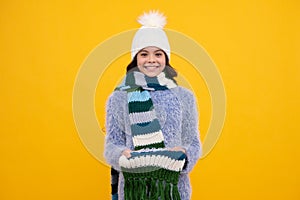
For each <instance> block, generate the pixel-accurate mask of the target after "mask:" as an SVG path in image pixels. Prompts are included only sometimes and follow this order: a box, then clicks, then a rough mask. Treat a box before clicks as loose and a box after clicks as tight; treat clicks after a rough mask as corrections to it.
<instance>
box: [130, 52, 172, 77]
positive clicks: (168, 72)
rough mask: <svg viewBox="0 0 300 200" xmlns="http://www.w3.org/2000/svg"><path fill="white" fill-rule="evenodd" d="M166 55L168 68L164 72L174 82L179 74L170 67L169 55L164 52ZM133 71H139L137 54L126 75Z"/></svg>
mask: <svg viewBox="0 0 300 200" xmlns="http://www.w3.org/2000/svg"><path fill="white" fill-rule="evenodd" d="M163 52H164V51H163ZM164 54H165V58H166V67H165V69H164V72H165V73H166V76H167V77H168V78H171V79H173V80H174V78H175V77H177V72H176V70H175V69H174V68H173V67H172V66H171V65H170V63H169V57H168V56H167V54H166V53H165V52H164ZM131 71H139V70H138V67H137V54H136V55H135V56H134V58H133V59H132V61H131V62H130V63H129V64H128V65H127V68H126V73H128V72H131ZM174 81H175V80H174Z"/></svg>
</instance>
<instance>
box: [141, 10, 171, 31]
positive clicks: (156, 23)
mask: <svg viewBox="0 0 300 200" xmlns="http://www.w3.org/2000/svg"><path fill="white" fill-rule="evenodd" d="M138 22H139V23H140V24H141V25H142V26H143V27H153V28H163V27H164V26H165V25H166V23H167V22H166V17H165V16H164V15H163V14H162V13H159V12H158V11H150V12H149V13H144V14H143V15H141V16H140V17H139V18H138Z"/></svg>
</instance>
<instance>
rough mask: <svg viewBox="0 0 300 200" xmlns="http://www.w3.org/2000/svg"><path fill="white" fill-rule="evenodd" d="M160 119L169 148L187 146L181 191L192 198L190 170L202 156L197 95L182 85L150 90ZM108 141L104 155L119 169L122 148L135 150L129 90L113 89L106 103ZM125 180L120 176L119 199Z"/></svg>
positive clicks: (187, 198)
mask: <svg viewBox="0 0 300 200" xmlns="http://www.w3.org/2000/svg"><path fill="white" fill-rule="evenodd" d="M150 94H151V99H152V101H153V104H154V107H155V111H156V115H157V118H158V120H159V122H160V125H161V127H162V132H163V135H164V143H165V145H166V147H167V148H168V147H175V146H181V147H183V148H185V149H186V155H187V160H188V162H187V165H186V167H185V168H184V170H183V171H182V172H181V175H180V178H179V182H178V190H179V193H180V196H181V200H189V199H190V198H191V186H190V179H189V176H188V173H189V172H190V171H191V170H192V169H193V167H194V166H195V164H196V162H197V161H198V159H199V158H200V156H201V153H202V149H201V142H200V139H199V131H198V112H197V106H196V101H195V97H194V95H193V94H192V93H191V92H190V91H189V90H187V89H185V88H183V87H179V86H178V87H176V88H172V89H170V90H160V91H152V92H150ZM106 132H107V134H106V140H105V151H104V156H105V158H106V161H107V163H108V164H109V165H111V166H113V167H114V168H115V169H117V170H120V167H119V164H118V163H119V158H120V156H121V154H122V151H123V150H125V149H127V148H129V149H133V143H132V138H131V129H130V123H129V117H128V105H127V93H126V92H124V91H114V92H113V93H112V95H111V96H110V97H109V99H108V101H107V105H106ZM123 188H124V179H123V176H122V174H121V173H120V177H119V200H123V199H124V197H123V195H124V190H123Z"/></svg>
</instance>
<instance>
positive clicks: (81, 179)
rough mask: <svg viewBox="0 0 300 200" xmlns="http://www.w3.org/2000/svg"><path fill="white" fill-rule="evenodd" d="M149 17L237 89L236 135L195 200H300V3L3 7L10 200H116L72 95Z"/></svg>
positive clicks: (231, 109) (224, 138)
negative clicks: (104, 46) (160, 19)
mask: <svg viewBox="0 0 300 200" xmlns="http://www.w3.org/2000/svg"><path fill="white" fill-rule="evenodd" d="M149 9H159V10H161V11H162V12H164V13H165V14H166V15H167V17H168V24H167V26H166V28H170V29H173V30H177V31H180V32H182V33H184V34H186V35H188V36H190V37H192V38H193V39H194V40H196V41H197V42H198V43H199V44H201V45H202V46H203V47H204V48H205V49H206V50H207V52H208V53H209V54H210V56H211V57H212V59H213V60H214V62H215V63H216V64H217V66H218V69H219V71H220V73H221V75H222V78H223V81H224V85H225V89H226V95H227V116H226V121H225V126H224V129H223V132H222V135H221V137H220V140H219V141H218V143H217V145H216V146H215V148H214V149H213V151H212V152H211V153H210V154H209V156H207V157H206V158H204V159H202V160H200V161H199V163H198V164H197V166H196V167H195V169H194V170H193V172H192V173H191V178H192V184H193V197H192V199H194V200H196V199H197V200H198V199H209V200H210V199H230V200H232V199H273V200H274V199H289V200H296V199H297V200H298V199H300V192H299V187H300V170H299V169H300V164H299V162H300V160H299V158H300V155H299V153H300V148H299V144H300V143H299V142H300V136H299V111H300V109H299V86H300V82H299V78H300V71H299V70H300V68H299V67H300V55H299V53H300V39H299V35H300V31H299V27H300V23H299V15H300V14H299V9H300V3H299V2H298V1H296V0H294V1H291V0H290V1H283V0H282V1H279V0H274V1H271V0H269V1H259V0H253V1H250V0H248V1H233V0H231V1H197V0H186V1H176V0H174V1H171V0H160V1H136V0H132V1H117V0H111V1H70V0H69V1H14V0H10V1H8V0H6V1H1V2H0V24H1V32H0V38H1V39H0V40H1V41H0V44H1V45H0V52H1V54H0V62H1V67H0V77H1V78H0V81H1V82H0V83H1V84H0V94H1V98H0V103H1V129H0V132H1V139H0V159H1V165H0V180H1V185H0V199H1V200H20V199H26V200H27V199H28V200H29V199H30V200H34V199H45V200H46V199H49V200H50V199H51V200H52V199H64V200H65V199H74V200H75V199H78V200H79V199H80V200H81V199H89V200H93V199H94V200H96V199H109V198H110V195H109V192H110V186H109V184H110V177H109V169H108V168H107V167H106V166H104V165H102V164H101V163H99V162H98V161H97V160H96V159H95V158H93V156H91V155H90V154H89V153H88V152H87V150H86V149H85V147H84V146H83V145H82V143H81V141H80V139H79V137H78V134H77V131H76V127H75V124H74V120H73V114H72V90H73V86H74V81H75V78H76V75H77V73H78V70H79V69H80V65H81V63H82V62H83V60H84V59H85V58H86V57H87V56H88V54H89V53H90V52H91V50H92V49H93V48H95V46H97V45H98V44H99V43H101V42H102V41H104V40H105V39H107V38H109V37H110V36H112V35H114V34H117V33H120V32H122V31H126V30H129V29H132V28H138V27H139V25H138V24H137V22H136V21H135V19H136V17H137V16H139V15H140V14H141V13H142V12H143V11H148V10H149ZM121 60H122V59H121ZM123 60H124V62H125V63H124V64H122V63H121V64H122V66H120V69H121V70H124V68H125V66H126V65H127V64H128V60H126V59H123ZM116 62H117V63H118V62H119V61H116ZM119 63H120V62H119ZM172 64H173V66H174V67H175V68H176V65H177V64H183V65H184V62H183V61H181V60H180V59H176V58H175V59H174V62H172ZM181 68H182V67H181ZM203 94H204V100H202V99H201V97H198V98H199V102H200V103H201V102H202V101H203V102H204V104H207V102H208V100H207V95H208V93H207V91H203ZM96 99H97V100H99V101H100V99H101V98H99V95H98V96H97V98H96ZM103 99H104V97H103V98H102V100H101V101H104V100H103ZM100 105H101V102H99V105H98V104H97V105H96V107H97V108H99V109H100V108H101V106H100ZM200 107H201V105H200ZM101 109H102V108H101ZM203 113H204V114H203V117H202V119H201V120H202V121H201V125H203V126H201V128H200V129H201V132H203V135H201V138H203V137H204V134H205V131H206V129H207V124H208V122H209V109H207V108H205V107H204V106H203ZM98 116H99V117H101V116H102V115H101V112H100V111H99V113H98ZM99 121H101V120H99Z"/></svg>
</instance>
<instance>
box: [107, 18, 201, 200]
mask: <svg viewBox="0 0 300 200" xmlns="http://www.w3.org/2000/svg"><path fill="white" fill-rule="evenodd" d="M139 22H140V23H141V24H142V25H143V26H142V27H141V28H140V29H139V30H138V31H137V32H136V34H135V36H134V38H133V42H132V49H131V56H132V61H131V63H130V64H129V65H128V66H127V73H126V77H125V79H124V81H123V83H122V84H121V85H120V86H118V87H117V88H116V90H115V91H114V92H113V93H112V94H111V96H110V97H109V99H108V101H107V107H106V131H107V134H106V142H105V152H104V154H105V158H106V160H107V162H108V163H109V164H110V165H111V166H112V167H113V169H114V170H113V171H112V172H115V173H117V174H118V172H120V174H119V176H116V177H118V178H117V180H112V183H113V184H116V182H118V197H119V199H125V200H141V199H161V200H162V199H165V200H168V199H169V200H177V199H178V200H179V199H180V200H189V199H190V198H191V186H190V179H189V172H190V171H191V170H192V169H193V167H194V166H195V164H196V162H197V161H198V159H199V158H200V156H201V143H200V139H199V132H198V113H197V107H196V101H195V97H194V95H193V93H192V92H191V91H189V90H187V89H185V88H183V87H180V86H178V85H177V83H176V80H175V77H176V76H177V73H176V71H175V70H174V68H173V67H172V66H171V65H170V63H169V60H170V45H169V42H168V38H167V36H166V34H165V32H164V30H163V27H164V25H165V23H166V21H165V18H164V16H163V15H161V14H160V13H158V12H150V13H146V14H144V15H143V16H141V17H140V18H139ZM113 177H114V176H113ZM118 197H117V196H114V197H113V198H116V199H117V198H118Z"/></svg>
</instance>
